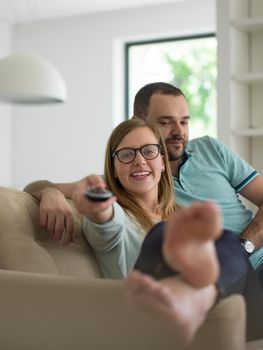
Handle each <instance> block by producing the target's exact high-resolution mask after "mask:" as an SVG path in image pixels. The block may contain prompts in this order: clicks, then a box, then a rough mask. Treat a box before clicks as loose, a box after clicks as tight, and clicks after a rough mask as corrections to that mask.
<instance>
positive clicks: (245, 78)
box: [232, 72, 263, 84]
mask: <svg viewBox="0 0 263 350" xmlns="http://www.w3.org/2000/svg"><path fill="white" fill-rule="evenodd" d="M232 79H233V80H235V81H236V82H239V83H244V84H260V83H263V72H253V73H246V74H240V75H233V76H232Z"/></svg>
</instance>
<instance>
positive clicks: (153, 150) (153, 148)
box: [112, 144, 162, 164]
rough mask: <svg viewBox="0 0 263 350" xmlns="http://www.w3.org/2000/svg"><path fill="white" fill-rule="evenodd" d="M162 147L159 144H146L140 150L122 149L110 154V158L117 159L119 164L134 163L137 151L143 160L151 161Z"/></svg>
mask: <svg viewBox="0 0 263 350" xmlns="http://www.w3.org/2000/svg"><path fill="white" fill-rule="evenodd" d="M161 149H162V146H161V145H160V144H148V145H144V146H142V147H140V148H122V149H119V150H118V151H115V152H113V153H112V157H117V158H118V160H119V161H120V162H121V163H124V164H129V163H131V162H133V161H134V159H135V157H136V154H137V151H139V152H140V153H141V155H142V156H143V158H145V159H147V160H152V159H155V158H157V157H158V155H159V153H160V152H161Z"/></svg>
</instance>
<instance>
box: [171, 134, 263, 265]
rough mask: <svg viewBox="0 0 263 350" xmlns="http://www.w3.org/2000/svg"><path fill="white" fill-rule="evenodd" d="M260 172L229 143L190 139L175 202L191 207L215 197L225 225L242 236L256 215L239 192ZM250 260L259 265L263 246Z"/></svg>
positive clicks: (180, 169) (210, 138) (262, 257)
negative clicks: (230, 146)
mask: <svg viewBox="0 0 263 350" xmlns="http://www.w3.org/2000/svg"><path fill="white" fill-rule="evenodd" d="M258 175H259V174H258V173H257V171H255V169H254V168H252V167H251V166H250V165H249V164H248V163H246V162H245V161H244V160H243V159H241V158H240V157H239V156H238V155H237V154H235V153H234V152H233V151H231V150H230V149H229V148H228V147H227V146H226V145H224V144H223V143H221V142H220V141H219V140H216V139H214V138H212V137H209V136H204V137H200V138H198V139H194V140H191V141H189V143H188V145H187V150H186V152H185V154H184V157H183V160H182V162H181V164H180V168H179V177H178V178H177V177H175V176H174V177H173V183H174V186H175V189H176V201H177V202H178V203H179V204H181V205H183V206H188V205H189V204H190V203H192V202H193V201H196V200H212V201H215V202H216V203H217V204H218V205H219V207H220V208H221V211H222V215H223V227H224V228H225V229H228V230H231V231H233V232H234V233H236V234H237V235H240V234H241V233H242V232H243V231H244V230H245V229H246V227H247V226H248V225H249V223H250V222H251V220H252V218H253V213H252V211H251V210H249V209H247V208H246V207H245V206H244V204H243V203H242V202H241V200H240V198H239V196H238V193H239V192H240V191H241V190H242V189H243V188H244V187H245V186H246V185H247V184H248V183H249V182H250V181H252V180H253V179H254V178H255V177H256V176H258ZM250 260H251V262H252V264H253V266H254V267H255V268H256V267H257V266H258V265H259V264H261V263H263V248H260V249H259V250H258V251H256V252H255V253H254V254H253V255H252V256H251V257H250Z"/></svg>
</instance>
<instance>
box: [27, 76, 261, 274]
mask: <svg viewBox="0 0 263 350" xmlns="http://www.w3.org/2000/svg"><path fill="white" fill-rule="evenodd" d="M134 117H136V118H143V119H146V120H147V121H150V122H154V123H156V124H157V125H158V126H159V127H160V130H161V131H162V134H163V136H164V138H165V141H166V145H167V148H168V152H169V157H170V166H171V170H172V174H173V182H174V186H175V189H176V198H177V201H178V203H180V204H182V205H185V206H187V205H189V204H190V203H191V202H193V201H195V200H214V201H216V202H217V203H218V204H219V206H220V208H221V210H222V213H223V220H224V223H223V226H224V228H225V229H229V230H231V231H233V232H235V233H236V234H237V235H239V236H240V238H241V239H242V244H243V245H244V249H245V250H246V252H247V254H248V255H249V256H250V255H251V256H250V259H251V262H252V264H253V266H254V268H256V269H257V272H258V274H259V275H261V276H262V278H261V280H263V264H262V263H263V248H262V246H263V178H262V177H261V176H259V174H258V173H257V172H256V171H255V170H254V169H253V168H252V167H251V166H250V165H248V164H247V163H246V162H244V161H243V160H242V159H241V158H240V157H239V156H238V155H236V154H234V153H233V152H231V150H230V149H228V148H227V147H226V146H225V145H223V144H222V143H221V142H219V141H218V140H215V139H213V138H211V137H207V136H206V137H201V138H197V139H195V140H192V141H190V142H189V143H188V137H189V119H190V116H189V111H188V106H187V102H186V99H185V96H184V94H183V93H182V91H181V90H180V89H177V88H175V87H174V86H172V85H170V84H167V83H152V84H148V85H146V86H144V87H143V88H142V89H140V90H139V91H138V93H137V94H136V96H135V101H134ZM77 183H78V182H75V183H68V184H52V183H50V182H47V181H42V182H41V181H40V182H36V183H33V184H30V185H28V186H27V187H26V188H25V191H27V192H29V193H31V194H32V195H33V196H35V197H36V198H38V199H39V200H41V202H40V211H41V214H40V215H41V217H40V221H41V224H42V225H43V226H45V227H47V229H48V230H49V231H50V232H51V233H52V234H53V235H54V237H55V238H56V239H60V238H61V237H62V235H63V233H64V236H65V237H66V241H69V240H70V239H71V237H72V232H73V224H72V216H71V209H70V207H69V205H68V204H67V203H66V201H65V197H66V198H71V195H72V193H73V191H74V189H75V186H76V184H77ZM61 192H62V193H64V195H65V197H64V195H63V194H62V193H61ZM238 194H241V195H242V196H243V197H245V198H247V199H248V200H250V201H251V202H253V203H254V204H255V205H257V206H258V208H259V209H258V212H257V214H256V215H255V217H254V218H253V215H252V212H251V211H250V210H248V209H246V208H245V207H244V205H243V204H242V203H241V201H240V199H239V198H238ZM51 208H56V209H55V210H54V209H51Z"/></svg>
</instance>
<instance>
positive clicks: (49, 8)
mask: <svg viewBox="0 0 263 350" xmlns="http://www.w3.org/2000/svg"><path fill="white" fill-rule="evenodd" d="M181 1H188V0H0V21H8V22H12V23H15V22H27V21H40V20H45V19H49V18H60V17H68V16H75V15H81V14H85V13H90V12H102V11H110V10H117V9H125V8H131V7H139V6H147V5H158V4H165V3H172V2H181Z"/></svg>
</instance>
